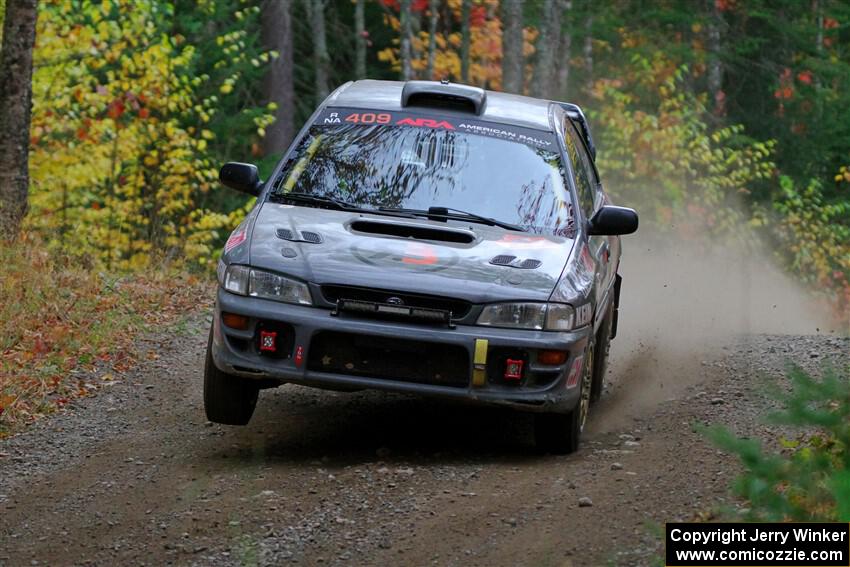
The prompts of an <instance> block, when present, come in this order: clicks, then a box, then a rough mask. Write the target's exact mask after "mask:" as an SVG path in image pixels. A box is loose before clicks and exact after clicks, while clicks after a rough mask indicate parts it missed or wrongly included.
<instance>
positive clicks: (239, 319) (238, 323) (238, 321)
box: [221, 313, 249, 331]
mask: <svg viewBox="0 0 850 567" xmlns="http://www.w3.org/2000/svg"><path fill="white" fill-rule="evenodd" d="M221 320H222V321H224V324H225V325H227V326H228V327H230V328H231V329H239V330H240V331H244V330H246V329H247V328H248V323H249V320H248V318H247V317H245V316H244V315H237V314H236V313H222V314H221Z"/></svg>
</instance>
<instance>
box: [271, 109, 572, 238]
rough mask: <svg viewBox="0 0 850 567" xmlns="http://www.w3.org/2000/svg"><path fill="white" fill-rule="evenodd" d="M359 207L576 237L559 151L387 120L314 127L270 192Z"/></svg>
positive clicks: (277, 195)
mask: <svg viewBox="0 0 850 567" xmlns="http://www.w3.org/2000/svg"><path fill="white" fill-rule="evenodd" d="M286 193H303V194H307V195H314V196H321V197H327V198H332V199H335V200H338V201H344V202H345V203H347V204H350V205H353V206H356V207H358V208H362V209H378V208H381V207H383V208H403V209H416V210H427V209H428V208H429V207H451V208H453V209H458V210H463V211H467V212H469V213H474V214H476V215H481V216H484V217H490V218H493V219H497V220H498V221H501V222H503V223H510V224H513V225H517V226H519V227H522V228H523V229H524V230H526V231H529V232H534V233H538V234H555V235H561V236H571V235H572V231H573V224H574V221H573V214H572V205H571V201H570V198H569V194H568V192H567V189H566V188H565V185H564V171H563V169H562V164H561V158H560V156H559V154H557V153H555V152H552V151H550V150H547V149H543V148H539V147H535V146H534V145H531V144H525V143H522V142H517V141H510V140H504V139H499V138H495V137H488V136H483V135H478V134H473V133H467V132H459V131H457V130H454V129H440V128H433V127H408V126H396V125H390V124H371V125H363V124H344V123H343V124H335V125H329V126H326V125H316V126H313V127H312V128H311V129H310V131H309V134H308V135H307V136H305V137H304V139H303V140H302V141H301V142H300V143H299V144H298V147H297V148H296V149H295V152H294V153H293V155H292V158H291V159H290V160H289V162H288V163H287V164H286V167H285V168H284V170H283V173H282V174H281V176H280V177H279V178H278V180H277V182H276V184H275V188H274V190H273V191H272V194H271V197H270V198H272V199H275V198H281V197H283V196H284V195H285V194H286Z"/></svg>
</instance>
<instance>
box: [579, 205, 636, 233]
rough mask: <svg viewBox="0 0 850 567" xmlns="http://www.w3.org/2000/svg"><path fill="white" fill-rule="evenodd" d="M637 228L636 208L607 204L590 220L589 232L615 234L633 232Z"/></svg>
mask: <svg viewBox="0 0 850 567" xmlns="http://www.w3.org/2000/svg"><path fill="white" fill-rule="evenodd" d="M637 229H638V215H637V213H636V212H635V211H634V209H627V208H626V207H615V206H613V205H605V206H603V207H601V208H600V209H599V210H598V211H596V214H594V215H593V218H591V219H590V222H588V226H587V233H588V234H590V235H591V236H593V235H599V236H614V235H617V234H631V233H633V232H634V231H636V230H637Z"/></svg>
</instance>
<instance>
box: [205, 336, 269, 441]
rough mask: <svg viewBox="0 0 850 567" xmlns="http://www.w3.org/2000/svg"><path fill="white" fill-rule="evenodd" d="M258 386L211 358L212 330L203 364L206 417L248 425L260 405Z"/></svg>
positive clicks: (214, 420)
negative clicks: (226, 370)
mask: <svg viewBox="0 0 850 567" xmlns="http://www.w3.org/2000/svg"><path fill="white" fill-rule="evenodd" d="M259 391H260V389H259V387H258V386H257V385H256V384H254V383H252V382H251V381H250V379H248V378H240V377H239V376H233V375H232V374H227V373H226V372H222V371H221V370H219V369H218V368H217V367H216V365H215V363H214V362H213V359H212V331H210V340H209V342H208V343H207V359H206V364H205V365H204V410H206V413H207V419H209V420H210V421H213V422H215V423H223V424H225V425H246V424H247V423H248V422H249V421H250V420H251V416H252V415H253V414H254V408H255V407H256V406H257V396H258V395H259Z"/></svg>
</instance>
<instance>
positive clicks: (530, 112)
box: [324, 79, 553, 132]
mask: <svg viewBox="0 0 850 567" xmlns="http://www.w3.org/2000/svg"><path fill="white" fill-rule="evenodd" d="M404 85H405V82H404V81H378V80H372V79H364V80H360V81H353V82H350V83H346V84H345V85H343V86H342V87H340V88H339V89H337V90H336V91H335V92H334V93H333V94H332V95H331V96H330V97H328V99H327V100H325V102H324V105H325V106H342V107H352V108H368V109H370V110H389V111H402V110H405V107H403V106H402V90H403V89H404ZM486 93H487V103H486V105H485V107H484V110H483V112H481V114H479V115H475V116H474V118H475V119H477V120H484V121H488V122H496V123H503V124H513V125H514V126H523V127H526V128H533V129H535V130H545V131H547V132H551V131H552V123H551V122H550V119H549V111H550V106H551V105H552V104H553V103H552V102H551V101H548V100H542V99H539V98H532V97H528V96H522V95H515V94H509V93H502V92H497V91H486ZM437 111H438V112H445V113H446V114H455V112H456V111H450V110H445V109H437Z"/></svg>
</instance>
